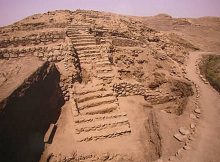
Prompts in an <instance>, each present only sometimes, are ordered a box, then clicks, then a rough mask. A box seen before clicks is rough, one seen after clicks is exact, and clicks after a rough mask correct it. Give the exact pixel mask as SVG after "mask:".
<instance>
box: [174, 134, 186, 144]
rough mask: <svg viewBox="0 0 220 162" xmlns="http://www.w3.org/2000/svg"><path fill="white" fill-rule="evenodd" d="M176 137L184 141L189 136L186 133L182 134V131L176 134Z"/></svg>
mask: <svg viewBox="0 0 220 162" xmlns="http://www.w3.org/2000/svg"><path fill="white" fill-rule="evenodd" d="M174 137H175V138H176V139H177V140H178V141H180V142H183V141H184V140H185V139H186V138H187V136H186V135H182V134H180V133H176V134H174Z"/></svg>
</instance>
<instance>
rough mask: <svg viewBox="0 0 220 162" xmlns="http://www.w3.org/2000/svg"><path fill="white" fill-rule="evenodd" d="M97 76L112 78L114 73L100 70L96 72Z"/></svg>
mask: <svg viewBox="0 0 220 162" xmlns="http://www.w3.org/2000/svg"><path fill="white" fill-rule="evenodd" d="M97 77H98V78H113V77H114V74H112V73H109V72H102V73H98V74H97Z"/></svg>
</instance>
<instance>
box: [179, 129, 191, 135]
mask: <svg viewBox="0 0 220 162" xmlns="http://www.w3.org/2000/svg"><path fill="white" fill-rule="evenodd" d="M179 132H180V133H181V134H182V135H188V134H190V131H189V130H188V129H185V128H183V127H181V128H179Z"/></svg>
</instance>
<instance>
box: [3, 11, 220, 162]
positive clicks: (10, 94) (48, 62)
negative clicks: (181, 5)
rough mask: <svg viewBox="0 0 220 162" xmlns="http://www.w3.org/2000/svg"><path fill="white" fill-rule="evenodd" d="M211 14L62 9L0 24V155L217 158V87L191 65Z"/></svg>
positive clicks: (207, 39)
mask: <svg viewBox="0 0 220 162" xmlns="http://www.w3.org/2000/svg"><path fill="white" fill-rule="evenodd" d="M219 23H220V19H219V18H214V17H204V18H198V19H190V18H185V19H183V18H182V19H176V18H172V17H171V16H169V15H165V14H160V15H157V16H153V17H133V16H123V15H118V14H113V13H105V12H98V11H85V10H76V11H67V10H64V11H53V12H47V13H44V14H36V15H33V16H30V17H27V18H25V19H23V20H21V21H19V22H16V23H14V24H12V25H9V26H6V27H2V28H0V59H1V60H0V64H1V69H2V72H0V90H1V94H0V96H2V97H1V98H2V99H1V101H0V102H1V103H0V106H1V107H0V110H3V111H0V113H1V114H0V122H2V123H3V124H0V129H1V130H2V131H1V132H2V133H3V134H4V135H3V136H2V137H1V139H0V140H2V141H4V140H5V138H7V141H15V142H11V143H7V142H4V143H2V145H0V148H1V149H0V155H1V156H0V160H1V159H2V160H3V161H8V160H11V161H24V162H26V161H27V162H28V161H41V162H46V161H49V162H64V161H65V162H72V161H109V162H116V161H118V162H122V161H125V162H127V161H136V162H139V161H149V162H150V161H157V162H159V161H160V162H161V161H185V162H187V161H190V162H201V161H204V162H205V161H212V162H217V161H218V159H219V158H220V157H219V152H218V151H219V150H220V145H219V139H218V133H220V130H219V127H218V126H215V124H214V123H218V119H217V117H216V116H217V114H219V111H218V110H217V109H218V105H219V94H218V93H216V92H215V91H214V90H213V89H212V88H211V86H210V85H209V84H208V82H207V81H206V80H205V78H204V77H203V76H201V75H199V71H198V68H196V67H197V64H198V62H199V59H200V58H201V56H202V55H203V54H206V53H207V52H215V53H214V54H217V52H219V51H220V48H219V47H220V42H219V36H220V28H219V27H220V26H219ZM202 52H203V53H202ZM28 67H30V68H28ZM7 83H10V86H7V85H8V84H7ZM26 85H28V86H26ZM17 94H23V95H17ZM19 96H20V97H19ZM3 99H4V100H3ZM5 99H6V100H7V102H5ZM41 102H42V105H40V104H39V103H41ZM27 103H28V104H27ZM31 103H34V104H33V105H32V104H31ZM16 105H17V106H16ZM18 105H19V106H18ZM28 107H31V109H30V110H31V111H30V110H29V111H27V110H28ZM32 109H33V111H32ZM18 110H19V111H21V112H22V113H19V115H20V116H22V117H23V118H24V119H25V120H23V119H22V117H19V118H17V117H16V114H17V111H18ZM38 110H39V112H38ZM19 111H18V112H19ZM33 112H34V114H35V117H34V118H33V121H32V120H31V118H30V116H33ZM10 114H15V115H10ZM37 119H39V120H37ZM9 120H13V121H18V123H19V124H18V125H16V124H15V123H8V122H7V121H9ZM20 123H22V124H20ZM29 123H34V124H29ZM15 125H16V128H17V129H18V130H19V131H15V130H13V129H8V128H9V127H15ZM19 125H22V129H19ZM32 128H33V129H32ZM15 132H17V136H15V135H13V134H15ZM8 135H10V136H9V137H7V136H8ZM24 135H25V139H28V140H25V139H24V138H23V137H24ZM19 139H22V142H23V143H22V142H20V143H19V142H16V141H19ZM209 139H211V140H209ZM6 146H7V147H6ZM3 148H5V149H3ZM26 151H28V155H29V156H26V155H25V152H26ZM12 155H13V156H12ZM12 157H13V158H12ZM189 157H190V159H189Z"/></svg>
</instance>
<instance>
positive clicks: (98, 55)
mask: <svg viewBox="0 0 220 162" xmlns="http://www.w3.org/2000/svg"><path fill="white" fill-rule="evenodd" d="M78 57H79V58H84V57H98V58H99V57H101V53H81V54H78Z"/></svg>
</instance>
